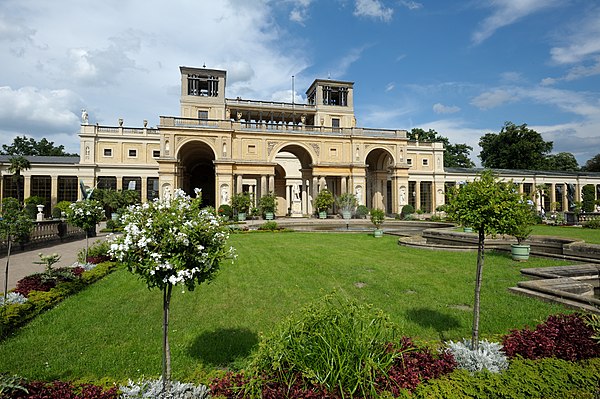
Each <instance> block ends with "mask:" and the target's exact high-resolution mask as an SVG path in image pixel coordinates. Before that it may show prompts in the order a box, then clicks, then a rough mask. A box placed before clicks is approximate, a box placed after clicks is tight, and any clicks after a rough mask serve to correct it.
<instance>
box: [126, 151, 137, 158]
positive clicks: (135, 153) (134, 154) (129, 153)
mask: <svg viewBox="0 0 600 399" xmlns="http://www.w3.org/2000/svg"><path fill="white" fill-rule="evenodd" d="M128 155H129V158H137V150H135V149H130V150H129V152H128Z"/></svg>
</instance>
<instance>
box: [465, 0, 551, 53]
mask: <svg viewBox="0 0 600 399" xmlns="http://www.w3.org/2000/svg"><path fill="white" fill-rule="evenodd" d="M557 4H561V1H560V0H544V1H540V0H497V1H494V2H491V5H490V7H492V8H493V11H492V14H491V15H490V16H488V17H487V18H485V19H484V20H483V21H481V22H480V24H479V28H478V29H477V30H476V31H475V32H474V33H473V35H472V37H471V40H472V42H473V44H475V45H478V44H481V43H482V42H484V41H485V40H486V39H488V38H489V37H491V36H492V35H493V34H494V33H495V32H496V31H497V30H498V29H500V28H503V27H505V26H508V25H511V24H513V23H515V22H517V21H518V20H520V19H522V18H525V17H527V16H529V15H531V14H534V13H536V12H539V11H541V10H544V9H547V8H551V7H555V6H556V5H557Z"/></svg>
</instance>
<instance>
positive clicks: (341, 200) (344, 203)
mask: <svg viewBox="0 0 600 399" xmlns="http://www.w3.org/2000/svg"><path fill="white" fill-rule="evenodd" d="M335 201H336V203H337V206H339V207H340V212H341V214H342V217H343V218H344V219H346V220H348V219H350V218H351V217H352V213H353V212H354V210H355V209H356V205H357V204H358V201H357V200H356V196H355V195H354V194H352V193H344V194H342V195H340V196H339V197H337V198H336V200H335Z"/></svg>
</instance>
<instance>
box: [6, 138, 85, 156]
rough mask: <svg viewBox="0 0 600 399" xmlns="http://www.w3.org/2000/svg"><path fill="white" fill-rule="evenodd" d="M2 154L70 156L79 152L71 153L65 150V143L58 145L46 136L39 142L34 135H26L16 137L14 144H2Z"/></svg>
mask: <svg viewBox="0 0 600 399" xmlns="http://www.w3.org/2000/svg"><path fill="white" fill-rule="evenodd" d="M0 155H22V156H28V155H36V156H55V157H68V156H77V155H78V154H69V153H67V152H65V146H64V145H59V146H58V147H57V146H55V145H54V142H53V141H48V140H46V139H45V138H42V139H41V140H40V141H39V142H38V141H36V140H35V139H34V138H33V137H29V138H27V137H26V136H23V137H20V136H17V137H15V138H14V140H13V143H12V144H10V145H8V144H2V150H1V151H0Z"/></svg>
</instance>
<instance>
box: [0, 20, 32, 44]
mask: <svg viewBox="0 0 600 399" xmlns="http://www.w3.org/2000/svg"><path fill="white" fill-rule="evenodd" d="M34 34H35V29H32V28H30V27H28V26H26V25H25V23H24V21H23V20H22V19H20V18H10V17H8V16H6V15H4V14H0V41H7V42H16V41H31V38H32V36H33V35H34Z"/></svg>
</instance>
